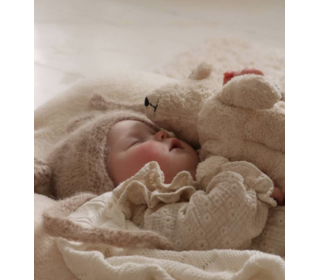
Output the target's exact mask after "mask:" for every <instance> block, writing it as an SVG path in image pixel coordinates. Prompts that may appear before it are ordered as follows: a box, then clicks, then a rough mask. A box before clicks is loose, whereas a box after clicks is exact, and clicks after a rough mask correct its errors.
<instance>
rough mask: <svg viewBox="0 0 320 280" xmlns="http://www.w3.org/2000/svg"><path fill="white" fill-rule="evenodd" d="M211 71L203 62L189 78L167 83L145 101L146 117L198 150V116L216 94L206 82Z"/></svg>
mask: <svg viewBox="0 0 320 280" xmlns="http://www.w3.org/2000/svg"><path fill="white" fill-rule="evenodd" d="M211 71H212V68H211V66H210V65H208V64H205V63H202V64H200V65H199V66H198V67H197V68H196V69H195V70H194V71H193V72H192V73H191V75H190V76H189V77H188V79H185V80H182V81H180V82H177V83H170V84H167V85H165V86H163V87H161V88H159V89H157V90H155V91H154V92H153V93H151V94H150V95H148V96H147V97H146V98H145V113H146V115H147V117H148V118H149V119H151V120H152V121H153V122H155V123H156V124H157V125H158V126H160V127H162V128H164V129H166V130H169V131H173V132H174V133H175V135H176V136H177V137H178V138H179V139H182V140H184V141H186V142H188V143H189V144H190V145H192V146H193V147H194V148H199V137H198V133H197V122H198V114H199V112H200V110H201V109H202V107H203V105H204V102H205V100H206V99H207V98H208V97H209V96H211V95H213V94H214V92H215V89H214V88H213V87H212V85H211V84H210V82H209V80H208V79H207V78H208V77H209V76H210V74H211Z"/></svg>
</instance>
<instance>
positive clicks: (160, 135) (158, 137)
mask: <svg viewBox="0 0 320 280" xmlns="http://www.w3.org/2000/svg"><path fill="white" fill-rule="evenodd" d="M167 138H169V135H168V133H167V132H165V131H163V130H160V131H158V132H157V133H156V135H155V139H156V140H157V141H164V140H166V139H167Z"/></svg>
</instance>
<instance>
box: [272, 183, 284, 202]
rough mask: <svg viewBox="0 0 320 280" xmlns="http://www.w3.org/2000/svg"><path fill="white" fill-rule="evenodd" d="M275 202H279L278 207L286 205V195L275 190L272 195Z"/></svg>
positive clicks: (275, 188)
mask: <svg viewBox="0 0 320 280" xmlns="http://www.w3.org/2000/svg"><path fill="white" fill-rule="evenodd" d="M270 197H272V198H273V199H274V200H275V201H277V204H278V205H284V194H283V192H282V191H281V190H280V189H279V188H277V187H274V188H273V193H272V194H271V195H270Z"/></svg>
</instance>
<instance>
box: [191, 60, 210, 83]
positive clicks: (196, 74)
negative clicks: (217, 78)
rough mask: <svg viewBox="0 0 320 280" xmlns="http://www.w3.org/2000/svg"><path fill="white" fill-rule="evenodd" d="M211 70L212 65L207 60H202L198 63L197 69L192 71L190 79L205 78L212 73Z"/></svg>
mask: <svg viewBox="0 0 320 280" xmlns="http://www.w3.org/2000/svg"><path fill="white" fill-rule="evenodd" d="M211 72H212V66H211V65H210V64H207V63H205V62H202V63H200V64H199V65H198V67H197V68H196V69H194V70H193V71H192V73H191V74H190V76H189V79H191V80H204V79H206V78H208V77H209V76H210V75H211Z"/></svg>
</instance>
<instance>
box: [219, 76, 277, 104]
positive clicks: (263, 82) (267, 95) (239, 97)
mask: <svg viewBox="0 0 320 280" xmlns="http://www.w3.org/2000/svg"><path fill="white" fill-rule="evenodd" d="M281 97H282V96H281V93H280V91H279V89H278V88H277V87H276V86H275V85H273V84H271V83H270V82H268V80H267V79H266V78H265V77H263V76H258V75H253V74H249V75H243V76H238V77H235V78H233V79H232V80H231V81H230V82H228V83H227V84H226V85H225V86H224V87H223V88H222V90H221V92H220V93H218V94H217V98H218V99H219V100H220V101H222V102H223V103H224V104H226V105H229V106H235V107H241V108H247V109H255V110H261V109H270V108H272V106H273V105H274V104H275V103H276V102H278V101H279V100H280V99H281Z"/></svg>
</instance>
